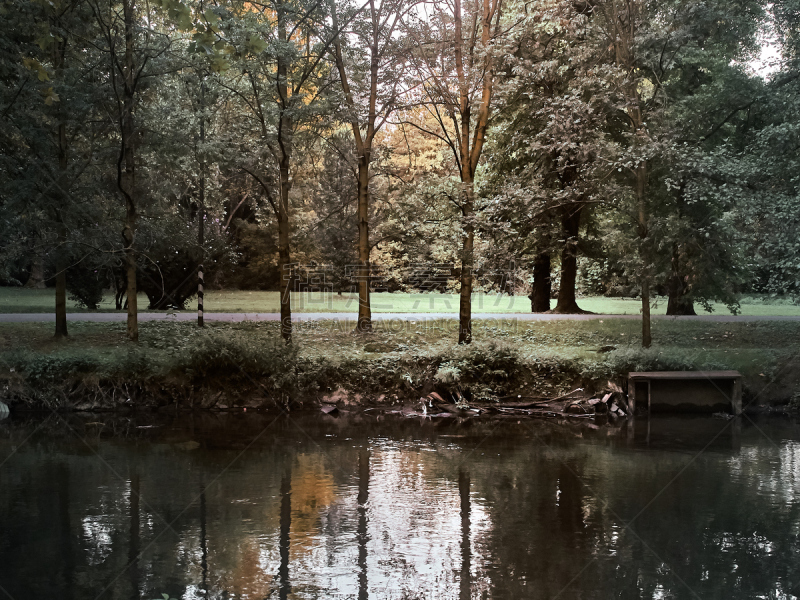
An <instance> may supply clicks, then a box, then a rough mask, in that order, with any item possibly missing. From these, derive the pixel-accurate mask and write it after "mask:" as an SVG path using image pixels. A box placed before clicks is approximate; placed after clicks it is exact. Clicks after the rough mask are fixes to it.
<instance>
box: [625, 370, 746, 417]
mask: <svg viewBox="0 0 800 600" xmlns="http://www.w3.org/2000/svg"><path fill="white" fill-rule="evenodd" d="M628 407H629V408H630V411H631V414H633V413H634V412H635V410H636V408H637V407H640V408H641V407H645V408H646V409H647V411H648V412H649V411H685V412H722V411H728V410H729V411H730V412H731V413H733V414H734V415H740V414H742V375H741V373H739V371H649V372H639V373H628Z"/></svg>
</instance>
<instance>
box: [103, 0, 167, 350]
mask: <svg viewBox="0 0 800 600" xmlns="http://www.w3.org/2000/svg"><path fill="white" fill-rule="evenodd" d="M90 1H91V0H90ZM120 2H121V3H120V4H110V5H104V4H100V3H97V2H95V3H93V4H92V9H93V11H94V15H95V19H96V23H97V26H98V29H99V33H100V37H101V41H100V42H99V43H100V44H101V49H102V51H103V52H104V53H105V54H106V55H107V57H108V60H109V62H110V68H109V71H110V72H109V76H110V80H111V92H112V94H113V98H114V104H115V108H116V111H115V113H116V114H115V117H116V120H117V123H118V130H117V133H118V134H119V159H118V161H117V175H116V181H117V189H118V191H119V194H120V196H121V197H122V199H123V203H124V205H125V218H124V224H123V228H122V241H123V252H124V256H125V270H126V274H127V284H126V289H127V295H128V309H127V312H128V321H127V336H128V339H129V340H131V341H133V342H137V341H138V340H139V323H138V305H137V291H138V289H137V273H136V270H137V269H136V264H137V251H136V246H135V242H136V228H137V221H138V217H139V204H140V197H141V189H140V187H139V184H138V182H137V177H136V173H137V160H138V147H139V145H140V143H141V136H142V131H141V130H140V128H139V125H138V123H137V117H136V114H137V109H138V108H139V104H140V103H141V102H142V91H143V88H144V87H145V86H146V85H147V83H148V82H149V80H150V79H151V78H153V77H154V76H155V75H154V72H152V71H151V70H150V69H151V67H152V66H153V64H152V63H153V62H154V61H155V60H157V59H158V58H159V57H161V56H163V55H164V53H165V52H166V51H167V50H168V49H169V47H170V43H171V40H170V38H169V37H168V36H167V35H166V34H165V33H163V32H158V31H155V30H154V29H153V28H152V27H151V26H150V23H151V19H150V17H151V15H149V14H147V15H144V17H145V18H143V15H142V14H141V12H140V10H139V8H138V6H137V4H136V0H120Z"/></svg>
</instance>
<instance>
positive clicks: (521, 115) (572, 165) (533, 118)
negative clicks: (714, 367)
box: [484, 1, 618, 313]
mask: <svg viewBox="0 0 800 600" xmlns="http://www.w3.org/2000/svg"><path fill="white" fill-rule="evenodd" d="M522 17H523V18H522V21H521V22H520V24H519V25H518V27H517V36H516V37H515V40H514V49H513V52H509V53H508V54H507V56H506V57H505V61H504V63H503V67H504V72H505V74H506V78H505V81H504V82H503V85H502V86H500V93H499V106H500V109H499V112H500V116H499V118H498V119H497V121H496V124H495V126H494V127H493V128H492V131H491V133H492V142H491V144H490V145H489V160H488V164H489V165H490V168H489V175H488V177H487V184H486V185H485V186H484V187H485V193H487V194H489V195H490V196H492V197H493V199H494V200H493V201H492V202H490V204H489V206H490V207H491V213H492V218H491V222H492V223H493V224H495V223H499V222H505V223H510V224H511V230H510V232H507V231H506V230H503V236H504V237H505V239H506V241H507V242H509V243H512V244H514V245H515V252H516V254H517V256H519V257H526V258H527V257H528V256H532V258H533V286H532V291H531V303H532V304H531V308H532V310H533V311H534V312H545V311H547V310H549V304H550V292H551V278H550V269H551V255H552V254H553V253H559V254H560V264H561V274H560V283H559V291H558V302H557V305H556V308H555V309H554V312H558V313H576V312H583V311H582V310H581V309H580V307H579V306H578V305H577V302H576V292H575V285H576V278H577V272H578V265H577V255H578V252H579V249H580V246H581V240H580V231H581V228H582V224H583V223H582V221H584V220H585V217H584V215H585V213H586V212H587V209H588V208H591V207H598V206H602V205H603V204H604V203H605V202H607V201H608V200H609V199H610V198H611V197H613V195H614V193H615V192H616V191H618V190H617V186H615V185H614V182H613V181H609V179H608V173H609V170H610V169H609V165H610V163H611V162H612V161H613V160H614V156H615V153H616V151H617V147H616V143H615V142H614V141H613V140H612V139H610V135H609V133H608V127H607V121H608V119H609V117H610V115H611V113H612V112H613V110H614V108H615V102H614V101H615V98H614V96H613V93H611V90H610V89H609V88H610V86H609V85H608V84H609V79H611V78H612V77H613V76H614V69H613V68H612V67H610V66H609V65H608V64H607V62H606V63H604V62H603V61H602V59H601V58H598V56H597V47H596V45H595V43H594V42H596V40H593V39H592V35H593V31H592V23H591V14H590V11H587V10H585V8H582V7H580V6H576V5H575V4H574V3H572V2H561V1H553V2H542V3H539V4H537V5H536V6H535V7H534V8H533V9H531V10H529V11H528V12H527V13H526V14H524V15H523V16H522ZM509 233H510V235H509Z"/></svg>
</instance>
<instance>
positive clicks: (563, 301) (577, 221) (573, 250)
mask: <svg viewBox="0 0 800 600" xmlns="http://www.w3.org/2000/svg"><path fill="white" fill-rule="evenodd" d="M582 212H583V207H582V206H580V205H579V206H578V207H577V208H572V209H569V208H568V209H566V210H565V211H564V212H563V213H562V216H561V230H562V234H563V235H564V248H563V249H562V251H561V283H560V285H559V287H558V302H557V303H556V307H555V308H554V309H553V312H557V313H563V314H576V313H583V312H585V311H583V310H582V309H581V307H580V306H578V303H577V301H576V299H575V282H576V280H577V277H578V256H577V255H578V234H579V233H580V226H581V213H582Z"/></svg>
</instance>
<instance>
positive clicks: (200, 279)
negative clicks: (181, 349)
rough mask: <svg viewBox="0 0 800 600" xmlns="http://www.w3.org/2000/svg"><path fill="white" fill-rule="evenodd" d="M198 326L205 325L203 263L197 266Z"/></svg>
mask: <svg viewBox="0 0 800 600" xmlns="http://www.w3.org/2000/svg"><path fill="white" fill-rule="evenodd" d="M197 326H198V327H202V326H203V265H200V266H198V267H197Z"/></svg>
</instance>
